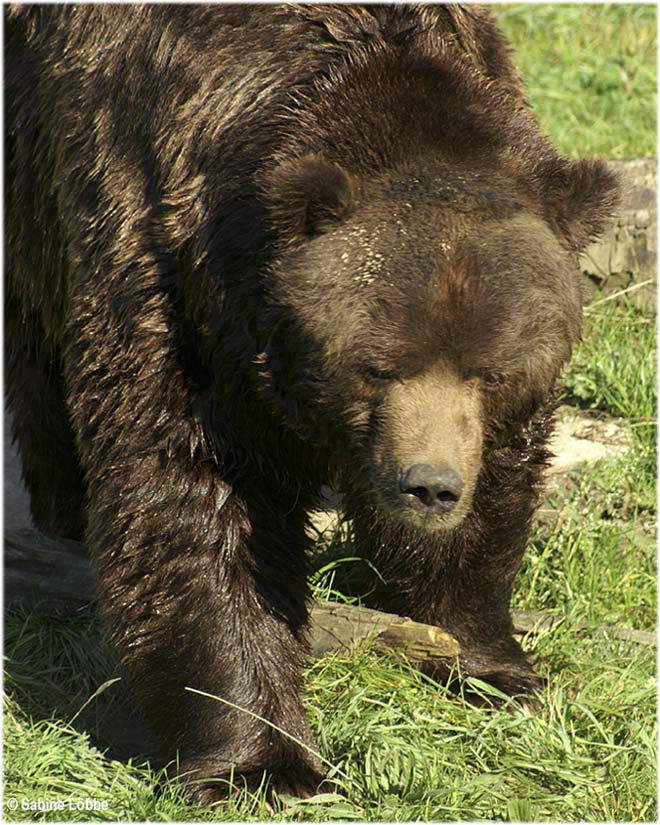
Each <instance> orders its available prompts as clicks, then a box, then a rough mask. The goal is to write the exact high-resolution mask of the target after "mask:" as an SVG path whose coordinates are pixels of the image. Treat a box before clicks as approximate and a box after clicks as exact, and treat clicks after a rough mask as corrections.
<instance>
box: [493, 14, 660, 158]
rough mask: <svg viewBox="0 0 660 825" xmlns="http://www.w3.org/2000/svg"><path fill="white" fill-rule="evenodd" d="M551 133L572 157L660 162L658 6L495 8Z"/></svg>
mask: <svg viewBox="0 0 660 825" xmlns="http://www.w3.org/2000/svg"><path fill="white" fill-rule="evenodd" d="M492 8H493V10H494V11H495V13H496V15H497V18H498V21H499V24H500V26H501V27H502V29H503V30H504V32H505V34H506V35H507V37H508V38H509V40H510V41H511V43H512V44H513V47H514V50H515V61H516V65H517V66H518V68H519V69H520V71H521V72H522V75H523V77H524V78H525V81H526V83H527V88H528V91H529V97H530V100H531V103H532V105H533V107H534V110H535V111H536V113H537V115H538V117H539V121H540V123H541V126H542V128H543V129H544V131H545V132H546V133H547V134H548V135H549V136H550V138H551V139H552V141H553V142H554V143H555V145H556V146H557V147H558V148H559V149H560V151H561V152H563V153H564V154H566V155H567V156H569V157H574V158H577V157H584V156H586V155H603V156H604V157H609V158H627V157H655V156H656V153H657V144H656V88H657V85H656V84H657V77H656V13H657V12H656V8H655V5H639V4H623V3H615V4H602V3H593V4H592V3H584V4H579V5H578V4H567V5H559V4H556V3H553V4H547V5H546V4H536V3H534V4H531V3H528V4H520V5H518V4H515V5H510V4H504V5H499V4H498V5H494V6H493V7H492Z"/></svg>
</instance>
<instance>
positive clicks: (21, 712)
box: [3, 5, 657, 822]
mask: <svg viewBox="0 0 660 825" xmlns="http://www.w3.org/2000/svg"><path fill="white" fill-rule="evenodd" d="M497 13H498V16H499V18H500V21H501V23H502V25H503V26H504V28H505V29H506V31H507V33H508V34H509V36H510V37H511V38H512V40H513V41H514V43H515V44H516V46H517V60H518V63H519V65H520V66H521V69H522V70H523V73H524V74H525V76H526V77H527V79H528V81H529V86H530V94H531V97H532V101H533V103H534V105H535V107H536V108H537V111H538V112H539V116H540V119H541V122H542V124H543V125H544V128H546V129H547V130H548V132H549V133H550V134H551V136H552V138H553V140H555V141H556V142H557V143H558V145H559V146H560V148H561V149H562V150H563V151H564V152H566V153H567V154H569V155H573V156H575V155H584V154H589V153H592V152H593V153H601V154H604V155H606V156H609V157H625V156H641V155H648V154H655V109H654V106H655V8H654V7H651V6H644V7H641V6H623V5H615V6H573V5H569V6H531V5H530V6H509V5H507V6H502V7H499V8H498V9H497ZM654 352H655V323H654V320H653V319H652V318H650V317H647V316H645V315H644V314H642V313H640V312H638V311H637V310H635V309H634V308H633V307H631V306H628V305H626V304H625V303H614V302H607V303H604V304H599V305H594V306H593V307H592V308H591V309H589V310H588V312H587V314H586V330H585V339H584V342H583V344H582V345H581V346H580V347H579V348H578V350H577V352H576V353H575V358H574V361H573V365H572V366H571V368H570V369H569V370H568V371H567V373H566V376H565V382H564V385H565V399H564V400H565V402H566V403H569V404H572V405H574V406H577V407H581V408H583V409H588V410H591V411H592V413H593V414H595V415H598V414H602V415H613V416H616V417H619V418H622V419H625V421H626V422H628V428H629V433H630V437H631V445H632V446H631V449H630V450H629V451H628V452H627V453H625V454H623V455H622V456H620V457H615V458H612V459H608V460H605V461H601V462H599V463H598V464H596V465H594V466H592V467H590V468H589V469H587V470H583V471H581V472H579V473H575V474H573V476H571V477H570V478H569V479H568V480H567V482H566V483H565V484H564V485H562V486H561V487H560V488H558V489H556V490H555V491H554V492H553V494H552V497H551V501H550V503H551V505H552V507H553V508H554V510H555V512H556V517H555V518H554V519H553V520H542V521H539V522H538V524H537V525H536V526H535V529H534V533H533V535H532V539H531V542H530V547H529V551H528V553H527V556H526V559H525V562H524V565H523V568H522V570H521V572H520V575H519V577H518V579H517V583H516V590H515V593H514V606H515V607H517V608H522V609H534V610H543V611H546V612H548V613H551V614H554V615H559V616H562V617H563V621H562V623H561V624H559V625H558V626H556V627H555V628H553V629H552V630H550V631H547V632H544V633H542V634H540V635H537V636H531V635H530V636H529V637H527V638H526V639H525V642H524V644H525V647H526V648H527V650H528V651H529V652H530V654H531V655H532V657H533V658H534V659H535V660H536V662H537V668H538V670H539V672H540V673H541V674H542V675H544V676H545V677H546V678H547V685H546V688H545V690H544V692H543V694H542V695H541V696H540V698H539V707H538V709H537V711H536V712H535V713H534V714H533V715H528V714H527V713H525V712H523V710H522V709H520V708H519V707H517V706H516V705H514V704H510V705H509V706H508V707H505V708H504V709H502V710H497V711H484V710H478V709H474V708H473V707H471V706H469V705H467V704H465V703H464V702H463V701H462V700H461V699H460V698H456V697H453V696H451V695H449V694H448V693H447V692H446V691H445V689H444V688H443V687H442V686H438V685H435V684H432V683H430V682H429V681H428V680H427V679H425V678H424V677H422V676H421V675H420V674H419V673H417V672H416V671H415V670H413V669H411V668H410V667H409V666H407V664H406V663H405V662H403V661H401V660H400V659H399V658H397V657H396V656H395V655H394V654H392V655H390V656H387V655H383V654H379V655H376V654H375V653H370V652H368V651H366V652H362V653H359V654H355V655H354V656H351V657H349V656H329V657H325V658H323V659H321V660H318V661H315V662H313V663H312V664H311V665H310V667H309V668H308V671H307V674H306V677H307V678H306V693H305V702H306V705H307V708H308V711H309V716H310V720H311V723H312V726H313V729H314V732H315V735H316V739H317V743H318V747H319V750H320V752H321V753H322V754H323V756H324V757H325V758H326V759H328V760H330V762H331V763H332V764H333V765H334V766H335V768H336V770H335V772H334V778H335V780H336V788H335V791H334V792H333V793H328V794H324V795H322V796H319V797H316V798H313V799H312V800H307V801H300V800H284V802H285V807H284V809H283V810H282V811H281V812H279V813H277V814H275V815H272V814H270V813H269V812H268V810H267V809H266V807H265V803H264V797H263V794H261V795H260V794H257V795H256V796H255V797H253V798H246V797H245V796H242V795H241V794H237V795H236V796H235V797H233V798H232V799H231V800H230V802H229V803H227V804H226V805H223V806H221V807H219V808H217V809H215V810H200V809H193V808H191V807H189V806H188V805H186V804H185V802H184V800H183V798H182V796H181V793H180V791H179V789H178V788H177V787H176V786H174V785H172V784H168V783H166V782H164V781H163V776H162V774H159V773H158V772H157V771H155V770H154V769H153V768H152V767H151V766H150V765H149V762H148V761H146V760H144V759H137V758H135V759H132V760H130V759H129V760H123V761H120V760H118V759H115V758H112V756H111V754H110V753H109V752H105V753H104V752H103V750H102V748H103V742H102V741H101V742H100V744H99V743H98V742H96V743H95V741H94V740H93V739H92V737H91V735H90V732H91V733H94V731H96V730H97V729H98V728H99V727H102V723H103V721H104V719H107V718H108V717H111V716H112V712H113V708H116V707H121V703H122V701H125V699H124V694H123V693H122V691H123V685H122V683H121V682H111V681H110V680H111V679H112V677H113V676H114V673H115V671H114V660H113V657H112V654H111V652H110V651H109V650H108V648H107V646H106V645H105V644H104V643H103V641H102V638H101V635H100V632H99V628H98V623H97V620H96V618H95V617H94V616H93V614H89V613H82V614H78V615H76V616H69V617H65V616H63V617H60V618H59V619H56V618H54V617H53V616H50V615H44V614H41V613H39V612H38V611H36V610H35V611H32V612H27V613H26V612H20V611H14V612H12V613H9V614H8V615H7V616H6V619H5V663H6V677H5V694H6V698H5V715H4V744H5V752H4V753H5V759H4V774H5V775H4V782H5V784H4V805H5V807H4V810H3V814H4V818H5V819H10V820H22V821H25V820H39V821H65V820H66V821H71V820H74V821H86V820H89V819H94V820H96V821H106V820H107V821H193V820H197V821H200V820H203V821H207V820H209V821H210V820H215V821H237V820H239V821H240V820H251V819H274V820H276V821H299V820H300V821H302V820H315V821H344V822H346V821H353V820H358V821H376V820H378V821H407V820H421V821H426V820H436V821H458V820H504V821H512V822H519V821H565V822H572V821H617V822H623V821H635V822H640V821H655V819H656V815H657V812H656V795H655V789H656V724H655V707H656V705H655V702H656V660H655V650H654V649H652V648H650V647H647V646H644V645H638V644H633V643H631V642H622V641H618V640H615V639H612V638H610V637H609V636H608V634H607V632H605V631H603V630H599V629H598V626H599V625H606V624H617V625H622V626H629V627H636V628H640V629H653V628H654V627H655V616H656V579H655V506H656V481H655V479H656V453H655V426H654V422H655V415H656V383H655V363H654ZM335 541H336V546H335V552H343V553H344V554H345V555H346V556H352V555H354V554H355V549H354V548H352V547H351V546H350V544H346V545H344V544H342V541H341V537H339V538H337V539H336V540H335ZM350 565H351V562H346V563H345V565H344V566H346V567H350ZM336 569H337V568H336V567H335V568H332V567H331V568H329V569H328V570H326V571H325V575H323V576H321V577H320V578H319V581H318V588H319V592H321V593H322V594H323V595H327V593H328V591H330V590H332V589H333V588H334V584H333V582H334V578H333V576H334V572H335V570H336ZM584 619H589V620H590V621H592V622H593V623H595V625H596V628H595V629H592V630H588V631H587V630H584V629H583V628H581V627H580V626H579V623H580V622H581V621H582V620H584ZM100 688H104V689H103V690H100ZM92 697H93V698H92ZM10 799H16V800H18V805H19V808H18V810H16V811H12V810H11V809H10V808H9V807H8V803H9V800H10ZM23 800H27V803H32V804H33V806H34V805H35V804H36V802H37V800H42V801H43V802H47V803H48V804H49V805H50V806H51V807H53V806H56V804H61V805H62V806H63V810H48V811H38V810H29V809H28V810H24V809H23V807H22V805H23ZM86 800H87V801H88V803H89V800H95V801H96V804H97V810H95V811H93V812H91V813H90V812H89V811H85V810H84V809H82V810H81V809H80V808H79V807H78V806H79V805H84V803H85V801H86Z"/></svg>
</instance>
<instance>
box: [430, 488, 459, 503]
mask: <svg viewBox="0 0 660 825" xmlns="http://www.w3.org/2000/svg"><path fill="white" fill-rule="evenodd" d="M436 498H437V499H438V501H441V502H442V503H443V504H456V502H457V501H458V499H459V498H460V496H459V494H458V493H453V492H452V491H451V490H440V492H439V493H436Z"/></svg>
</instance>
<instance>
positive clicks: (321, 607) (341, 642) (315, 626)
mask: <svg viewBox="0 0 660 825" xmlns="http://www.w3.org/2000/svg"><path fill="white" fill-rule="evenodd" d="M311 619H312V632H311V643H312V655H313V656H314V657H320V656H323V655H324V654H325V653H328V652H331V651H335V650H350V649H352V648H355V647H359V646H360V645H361V644H363V643H365V642H369V644H370V645H372V646H373V647H376V648H397V649H400V650H403V651H404V652H405V653H406V655H407V656H408V657H409V658H410V659H413V660H414V661H425V660H427V659H435V658H439V657H454V656H457V655H458V654H459V653H460V646H459V644H458V642H457V641H456V640H455V639H454V638H452V637H451V636H450V635H449V634H448V633H445V631H444V630H442V629H441V628H439V627H434V626H432V625H428V624H420V623H419V622H413V621H412V620H411V619H406V618H402V617H401V616H395V615H392V614H391V613H381V612H380V611H379V610H370V609H369V608H366V607H356V606H354V605H348V604H337V603H335V602H327V601H317V602H315V603H314V605H313V607H312V615H311Z"/></svg>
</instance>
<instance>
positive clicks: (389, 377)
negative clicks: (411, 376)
mask: <svg viewBox="0 0 660 825" xmlns="http://www.w3.org/2000/svg"><path fill="white" fill-rule="evenodd" d="M363 372H364V374H365V375H366V376H367V378H371V380H372V381H396V379H397V375H396V373H395V372H393V371H392V370H381V369H379V368H378V367H371V366H367V367H364V368H363Z"/></svg>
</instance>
